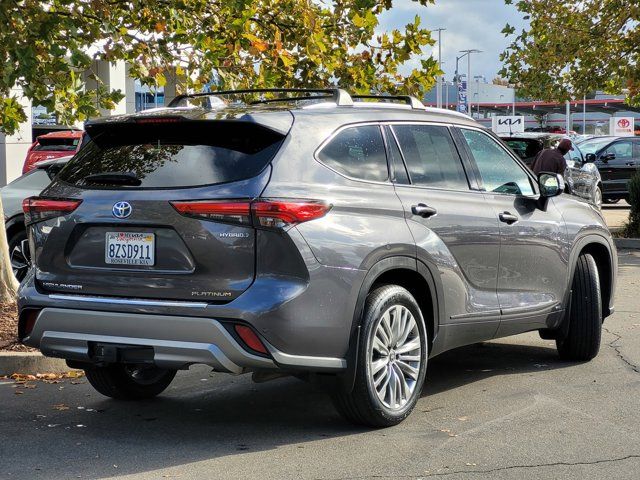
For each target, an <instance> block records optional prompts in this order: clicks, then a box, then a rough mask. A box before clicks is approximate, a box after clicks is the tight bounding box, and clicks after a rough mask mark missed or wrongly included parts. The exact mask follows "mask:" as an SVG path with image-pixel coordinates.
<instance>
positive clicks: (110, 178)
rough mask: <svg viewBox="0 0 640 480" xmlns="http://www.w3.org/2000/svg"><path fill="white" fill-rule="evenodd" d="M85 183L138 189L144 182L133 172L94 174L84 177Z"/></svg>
mask: <svg viewBox="0 0 640 480" xmlns="http://www.w3.org/2000/svg"><path fill="white" fill-rule="evenodd" d="M84 181H85V182H86V183H93V184H97V185H131V186H133V187H137V186H138V185H140V184H141V183H142V180H140V179H139V178H138V177H136V176H135V174H134V173H131V172H104V173H94V174H93V175H87V176H86V177H84Z"/></svg>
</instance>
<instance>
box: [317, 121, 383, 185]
mask: <svg viewBox="0 0 640 480" xmlns="http://www.w3.org/2000/svg"><path fill="white" fill-rule="evenodd" d="M317 156H318V160H320V161H321V162H322V163H324V164H325V165H326V166H328V167H330V168H332V169H333V170H335V171H337V172H338V173H342V174H343V175H346V176H348V177H352V178H357V179H360V180H369V181H376V182H384V181H386V180H388V179H389V170H388V167H387V155H386V153H385V149H384V141H383V139H382V133H381V131H380V127H379V126H378V125H360V126H354V127H347V128H345V129H344V130H341V131H340V132H338V133H337V134H336V135H335V136H334V137H333V138H332V139H331V140H330V141H329V142H328V143H327V144H326V145H325V146H324V147H322V149H321V150H320V152H319V153H318V155H317Z"/></svg>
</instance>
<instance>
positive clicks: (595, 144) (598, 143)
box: [580, 138, 613, 154]
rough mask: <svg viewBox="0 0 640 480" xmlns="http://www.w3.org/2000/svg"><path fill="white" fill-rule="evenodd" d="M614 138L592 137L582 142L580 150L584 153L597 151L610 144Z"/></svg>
mask: <svg viewBox="0 0 640 480" xmlns="http://www.w3.org/2000/svg"><path fill="white" fill-rule="evenodd" d="M612 140H613V139H612V138H592V139H591V140H586V141H584V142H582V143H581V144H580V150H582V153H584V154H587V153H596V152H597V151H598V150H601V149H602V148H603V147H606V146H607V145H608V144H610V143H611V141H612Z"/></svg>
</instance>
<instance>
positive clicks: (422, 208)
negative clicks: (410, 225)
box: [411, 203, 438, 218]
mask: <svg viewBox="0 0 640 480" xmlns="http://www.w3.org/2000/svg"><path fill="white" fill-rule="evenodd" d="M411 213H413V214H414V215H419V216H421V217H422V218H429V217H432V216H433V215H435V214H436V213H438V211H437V210H436V209H435V208H433V207H430V206H428V205H425V204H424V203H419V204H418V205H413V206H412V207H411Z"/></svg>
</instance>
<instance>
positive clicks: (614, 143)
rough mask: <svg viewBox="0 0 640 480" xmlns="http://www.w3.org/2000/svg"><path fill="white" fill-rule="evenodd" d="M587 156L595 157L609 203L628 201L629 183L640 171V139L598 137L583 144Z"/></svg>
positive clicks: (582, 148) (580, 145)
mask: <svg viewBox="0 0 640 480" xmlns="http://www.w3.org/2000/svg"><path fill="white" fill-rule="evenodd" d="M579 147H580V149H581V150H582V151H583V152H584V153H585V154H592V155H593V156H594V158H595V163H596V166H597V167H598V170H600V174H601V175H602V184H603V192H602V193H603V198H604V202H605V203H617V202H618V201H620V199H625V200H626V199H628V197H629V188H628V183H629V180H631V177H633V176H634V175H635V174H636V172H638V170H639V169H640V138H638V137H595V138H590V139H588V140H585V141H584V142H581V143H580V144H579Z"/></svg>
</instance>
